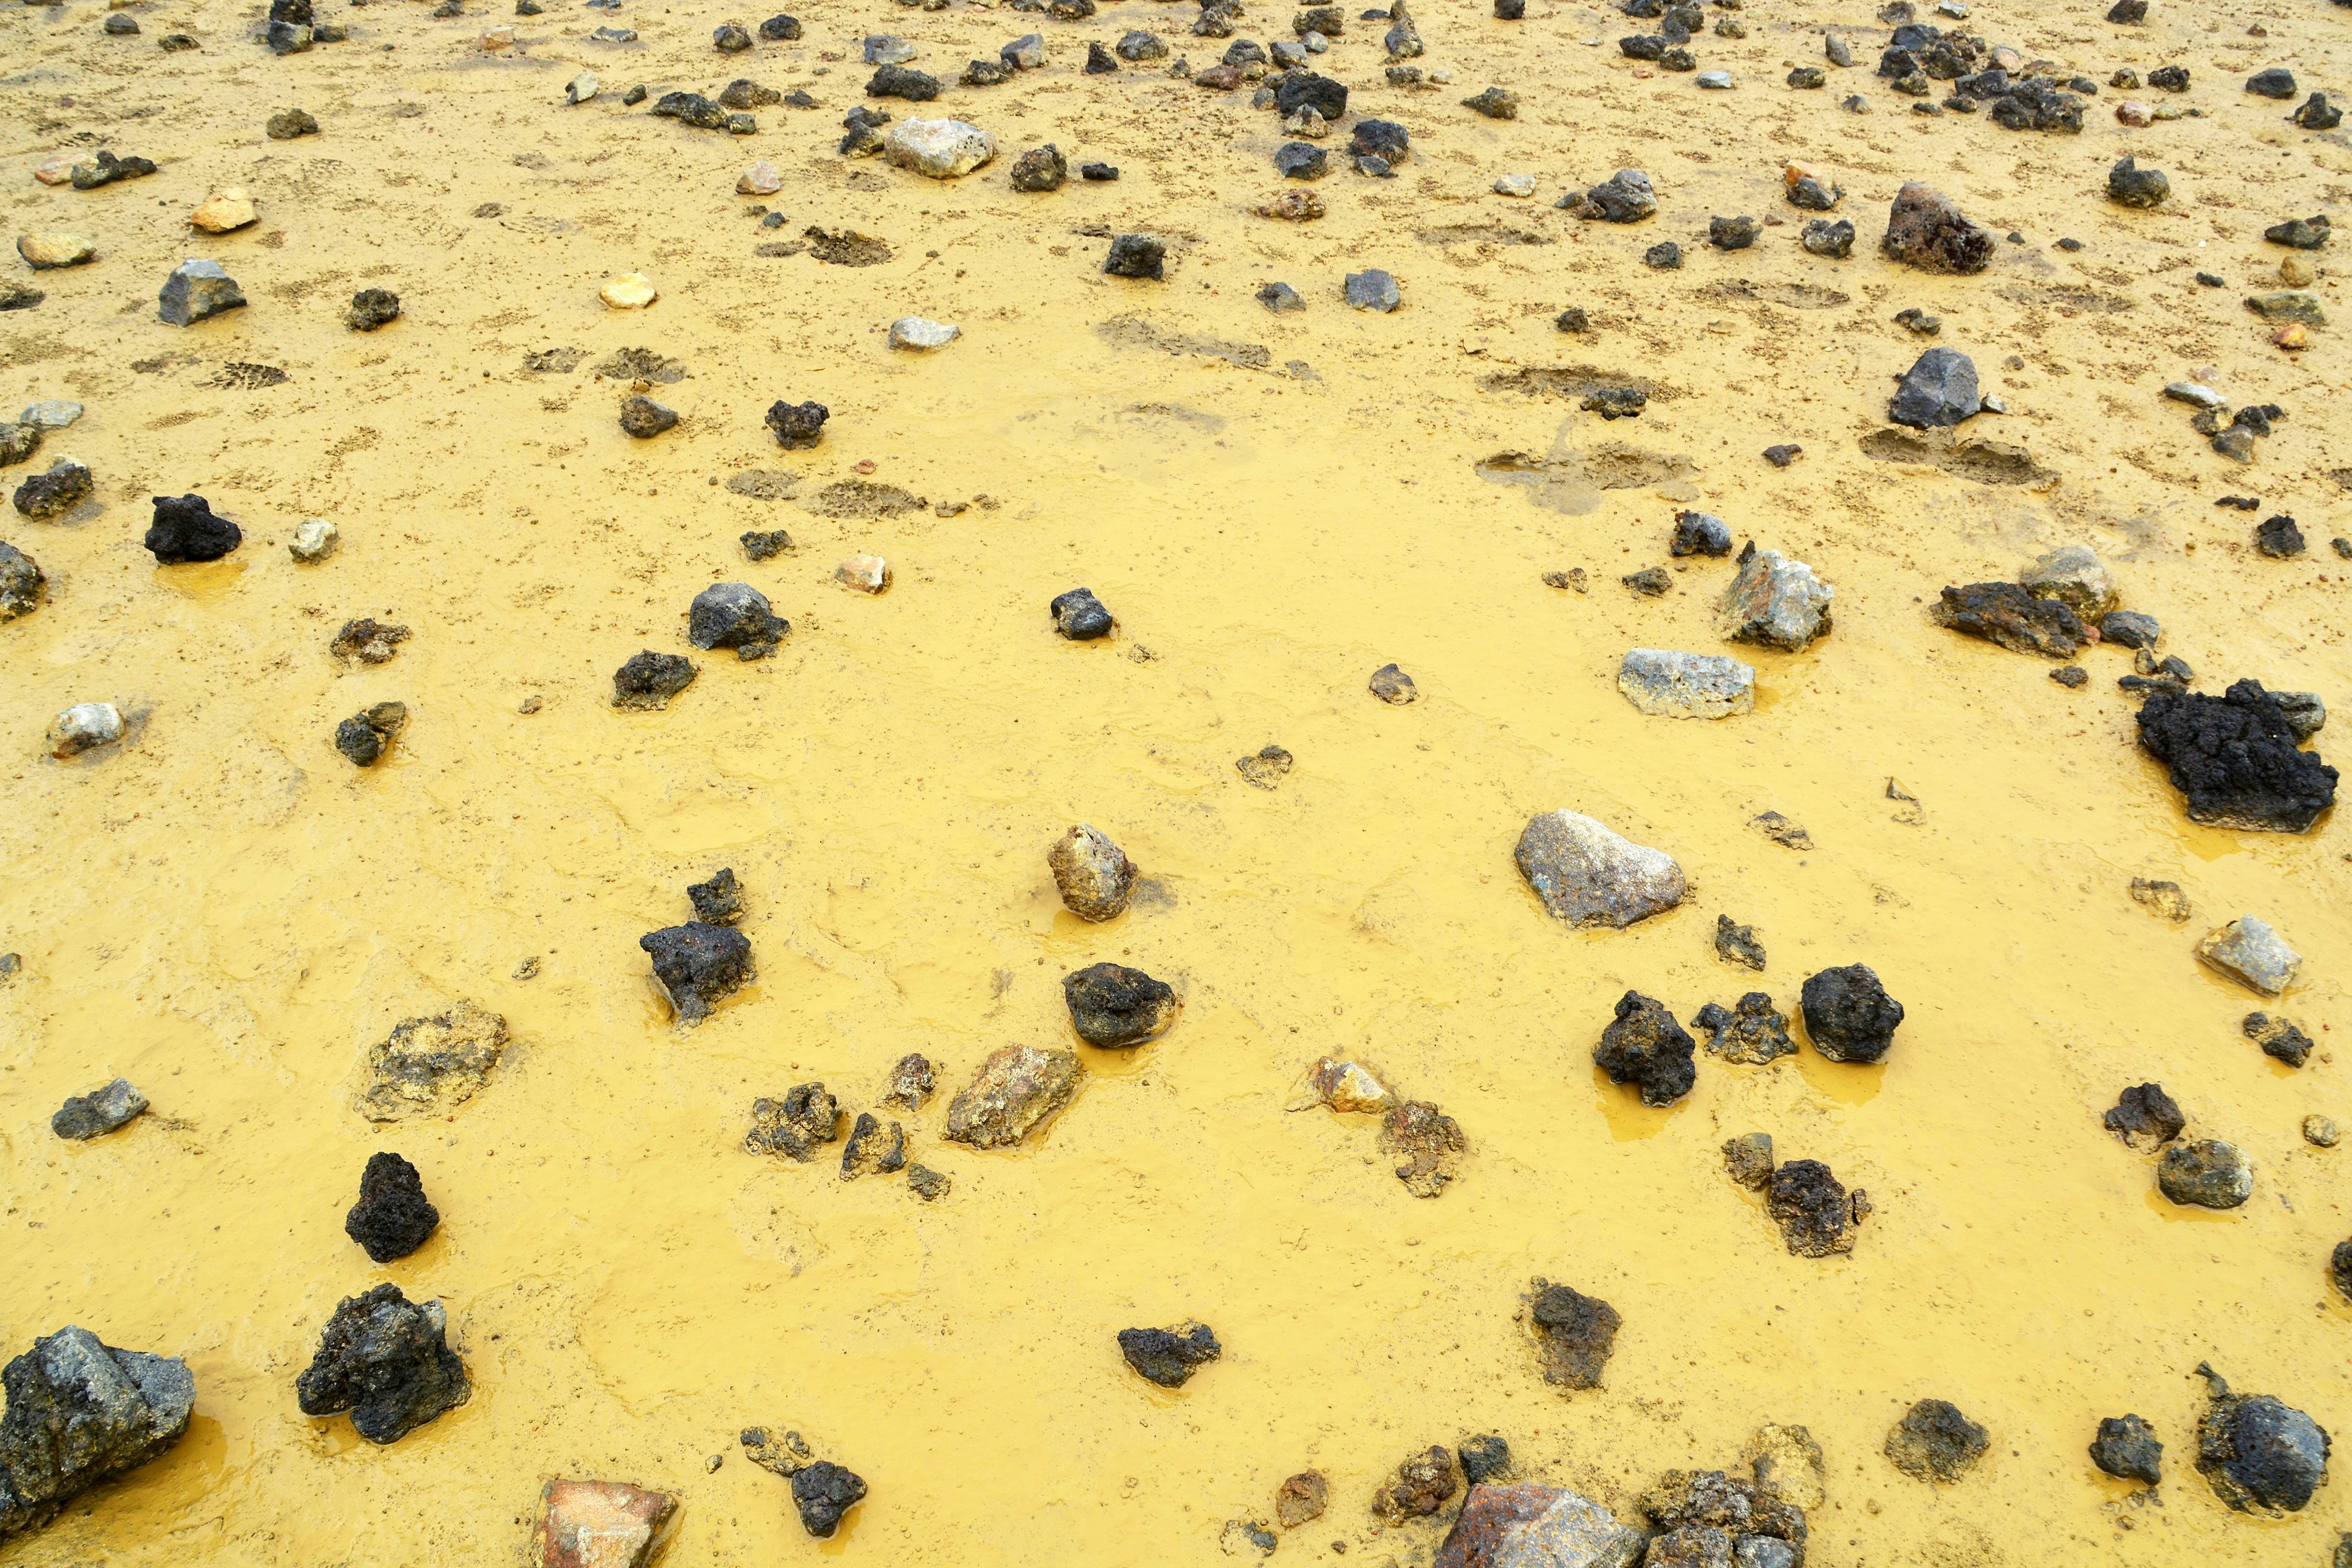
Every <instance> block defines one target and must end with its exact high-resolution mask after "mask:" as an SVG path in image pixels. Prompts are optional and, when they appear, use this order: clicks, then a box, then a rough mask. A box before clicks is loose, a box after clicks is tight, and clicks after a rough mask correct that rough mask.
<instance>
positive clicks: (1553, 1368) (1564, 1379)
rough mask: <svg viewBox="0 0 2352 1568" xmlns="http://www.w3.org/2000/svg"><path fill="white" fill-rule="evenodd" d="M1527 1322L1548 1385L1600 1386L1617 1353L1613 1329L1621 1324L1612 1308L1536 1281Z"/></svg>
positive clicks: (1546, 1282) (1595, 1298) (1615, 1330)
mask: <svg viewBox="0 0 2352 1568" xmlns="http://www.w3.org/2000/svg"><path fill="white" fill-rule="evenodd" d="M1528 1322H1529V1324H1531V1325H1532V1326H1533V1328H1534V1329H1535V1334H1536V1341H1537V1342H1538V1344H1539V1345H1540V1346H1541V1347H1542V1351H1543V1363H1544V1381H1545V1382H1546V1383H1553V1384H1559V1385H1560V1386H1561V1387H1564V1388H1598V1387H1600V1386H1601V1371H1602V1369H1603V1368H1605V1367H1606V1366H1607V1365H1608V1364H1609V1358H1610V1356H1611V1355H1612V1354H1613V1353H1615V1352H1616V1349H1617V1331H1618V1330H1619V1329H1620V1328H1622V1327H1623V1326H1624V1320H1623V1319H1622V1317H1620V1316H1619V1315H1618V1312H1617V1309H1616V1308H1614V1307H1612V1306H1611V1305H1610V1304H1609V1303H1608V1302H1606V1301H1604V1300H1601V1299H1600V1298H1599V1297H1598V1296H1587V1295H1585V1294H1583V1293H1582V1292H1580V1291H1577V1290H1572V1289H1570V1288H1569V1287H1567V1286H1565V1285H1555V1284H1553V1283H1551V1282H1550V1281H1549V1280H1548V1279H1538V1280H1536V1281H1535V1284H1534V1289H1533V1290H1532V1292H1531V1293H1530V1295H1529V1296H1528Z"/></svg>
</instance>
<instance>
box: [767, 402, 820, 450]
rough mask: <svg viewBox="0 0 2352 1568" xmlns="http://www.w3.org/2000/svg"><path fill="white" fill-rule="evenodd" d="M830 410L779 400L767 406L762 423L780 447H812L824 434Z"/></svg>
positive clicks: (810, 404) (813, 403)
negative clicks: (770, 431)
mask: <svg viewBox="0 0 2352 1568" xmlns="http://www.w3.org/2000/svg"><path fill="white" fill-rule="evenodd" d="M831 413H832V410H831V409H829V408H827V407H825V405H824V404H822V403H816V402H809V403H785V402H783V401H782V400H781V399H780V400H778V401H777V402H775V403H772V404H770V405H768V416H767V418H766V420H765V421H764V423H765V424H766V425H767V426H768V428H769V429H771V430H772V431H774V432H775V435H776V445H778V446H780V447H814V446H815V445H816V444H817V441H818V439H819V438H820V437H822V436H823V435H824V422H825V420H826V418H827V417H828V416H830V415H831Z"/></svg>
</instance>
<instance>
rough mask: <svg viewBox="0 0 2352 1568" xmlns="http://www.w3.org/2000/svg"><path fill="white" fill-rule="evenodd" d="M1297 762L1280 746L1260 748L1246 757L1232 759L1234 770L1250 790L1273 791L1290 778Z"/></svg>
mask: <svg viewBox="0 0 2352 1568" xmlns="http://www.w3.org/2000/svg"><path fill="white" fill-rule="evenodd" d="M1297 760H1298V759H1297V758H1296V757H1294V756H1292V755H1291V754H1290V753H1289V752H1287V751H1286V750H1285V749H1283V748H1282V747H1280V746H1276V745H1267V746H1260V747H1259V748H1258V749H1257V750H1256V751H1255V752H1251V753H1250V754H1249V755H1248V756H1246V757H1236V758H1234V771H1235V772H1236V773H1240V774H1241V775H1242V778H1243V779H1244V781H1245V782H1246V783H1247V784H1250V786H1251V787H1252V788H1255V789H1275V788H1277V787H1279V786H1280V784H1282V781H1283V780H1284V779H1286V778H1288V777H1289V776H1290V770H1291V768H1292V767H1293V766H1295V765H1296V764H1297Z"/></svg>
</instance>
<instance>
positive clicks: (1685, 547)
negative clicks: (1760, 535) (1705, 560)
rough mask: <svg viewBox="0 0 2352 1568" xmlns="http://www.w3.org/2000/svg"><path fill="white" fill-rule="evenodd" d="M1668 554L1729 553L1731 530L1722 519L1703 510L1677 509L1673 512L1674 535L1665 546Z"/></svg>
mask: <svg viewBox="0 0 2352 1568" xmlns="http://www.w3.org/2000/svg"><path fill="white" fill-rule="evenodd" d="M1666 553H1667V554H1669V555H1728V554H1730V553H1731V530H1730V528H1729V527H1728V526H1727V525H1726V524H1725V522H1724V521H1723V519H1721V518H1719V517H1715V516H1712V515H1710V514H1709V513H1706V512H1703V511H1679V512H1676V513H1675V537H1674V540H1673V542H1671V543H1669V544H1668V545H1667V546H1666Z"/></svg>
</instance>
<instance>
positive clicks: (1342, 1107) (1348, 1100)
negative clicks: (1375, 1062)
mask: <svg viewBox="0 0 2352 1568" xmlns="http://www.w3.org/2000/svg"><path fill="white" fill-rule="evenodd" d="M1395 1103H1396V1096H1395V1095H1394V1094H1392V1093H1391V1092H1390V1090H1389V1088H1388V1086H1387V1085H1386V1084H1383V1083H1382V1082H1381V1080H1380V1079H1378V1078H1376V1077H1374V1076H1373V1074H1372V1071H1371V1069H1370V1068H1367V1067H1365V1066H1364V1065H1363V1064H1362V1063H1361V1062H1351V1061H1347V1060H1344V1059H1342V1058H1339V1057H1318V1058H1316V1060H1315V1065H1314V1066H1313V1067H1311V1068H1307V1099H1306V1100H1303V1101H1299V1102H1295V1103H1294V1104H1293V1105H1292V1106H1291V1107H1290V1108H1289V1109H1292V1110H1304V1109H1306V1108H1307V1106H1312V1105H1327V1106H1328V1107H1330V1108H1331V1109H1332V1110H1337V1111H1341V1112H1347V1111H1370V1112H1372V1113H1374V1114H1380V1113H1382V1112H1385V1111H1386V1110H1389V1108H1390V1107H1391V1106H1393V1105H1394V1104H1395Z"/></svg>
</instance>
